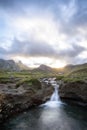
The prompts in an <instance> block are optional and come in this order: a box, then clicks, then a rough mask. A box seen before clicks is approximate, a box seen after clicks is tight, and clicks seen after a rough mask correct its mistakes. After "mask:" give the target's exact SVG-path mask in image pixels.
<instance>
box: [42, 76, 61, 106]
mask: <svg viewBox="0 0 87 130" xmlns="http://www.w3.org/2000/svg"><path fill="white" fill-rule="evenodd" d="M49 83H50V84H51V85H52V87H53V88H54V92H53V94H52V96H51V97H50V100H48V101H47V102H46V103H44V104H42V105H41V106H45V107H58V106H60V105H62V104H63V103H62V102H61V100H60V98H59V95H58V88H59V84H57V82H56V81H55V79H54V78H53V79H50V81H49Z"/></svg>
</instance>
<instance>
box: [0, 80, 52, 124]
mask: <svg viewBox="0 0 87 130" xmlns="http://www.w3.org/2000/svg"><path fill="white" fill-rule="evenodd" d="M37 83H38V84H36V82H35V84H32V86H29V84H27V83H24V84H21V85H20V86H18V87H17V88H15V87H14V86H11V87H8V85H6V84H0V86H1V88H0V123H2V122H4V121H5V120H6V119H7V118H9V117H12V116H13V115H15V114H17V113H19V112H22V111H24V110H27V109H29V108H30V107H33V106H37V105H40V104H41V103H43V102H45V101H46V100H47V99H48V97H50V96H51V94H52V93H53V87H52V86H49V85H46V84H44V83H41V82H39V81H38V82H37ZM11 85H12V84H11ZM48 86H49V87H48Z"/></svg>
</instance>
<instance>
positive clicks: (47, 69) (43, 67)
mask: <svg viewBox="0 0 87 130" xmlns="http://www.w3.org/2000/svg"><path fill="white" fill-rule="evenodd" d="M32 71H33V72H46V73H47V72H53V68H51V67H49V66H47V65H44V64H42V65H40V66H39V67H38V68H35V69H33V70H32Z"/></svg>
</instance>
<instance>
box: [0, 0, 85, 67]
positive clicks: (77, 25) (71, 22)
mask: <svg viewBox="0 0 87 130" xmlns="http://www.w3.org/2000/svg"><path fill="white" fill-rule="evenodd" d="M0 14H1V15H0V58H8V59H10V58H13V59H15V60H22V62H24V63H26V64H28V65H31V66H33V65H38V64H40V63H41V64H42V63H44V64H47V65H51V66H56V67H57V66H58V67H59V66H61V65H62V66H63V65H65V64H70V63H73V64H74V63H75V64H77V63H84V62H87V60H86V57H87V31H86V30H87V22H86V21H87V1H86V0H55V1H54V0H48V1H45V0H0ZM27 59H29V61H27ZM37 60H39V61H38V62H37ZM54 62H55V64H54Z"/></svg>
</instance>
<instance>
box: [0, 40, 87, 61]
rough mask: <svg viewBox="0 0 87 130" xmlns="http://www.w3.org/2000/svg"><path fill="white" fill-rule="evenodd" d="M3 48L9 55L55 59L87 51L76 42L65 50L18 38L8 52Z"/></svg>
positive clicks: (3, 51)
mask: <svg viewBox="0 0 87 130" xmlns="http://www.w3.org/2000/svg"><path fill="white" fill-rule="evenodd" d="M1 50H2V53H4V54H8V55H22V56H28V57H50V58H54V59H57V58H59V59H61V58H62V59H73V58H75V57H77V56H78V55H79V54H80V53H82V52H83V51H85V48H84V47H82V46H78V45H76V44H71V47H70V48H67V49H63V50H60V49H57V50H55V49H54V47H53V46H51V45H49V44H47V43H42V42H32V41H20V40H18V39H14V40H13V44H12V46H11V47H10V50H9V51H8V52H7V51H5V50H4V49H2V48H1Z"/></svg>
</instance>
